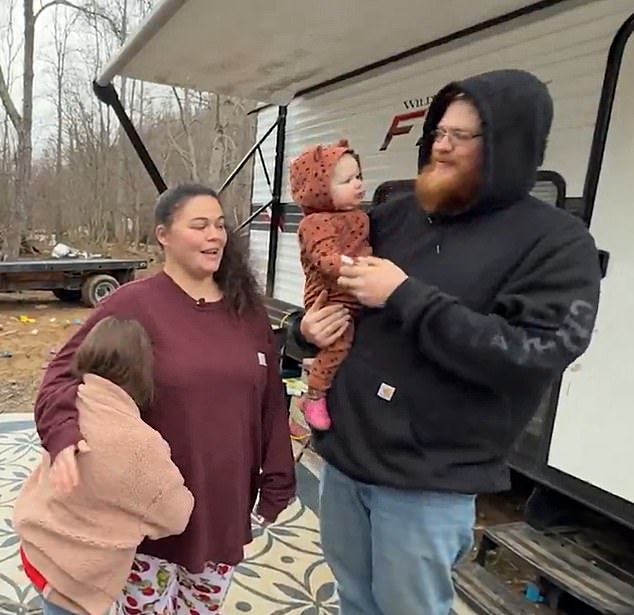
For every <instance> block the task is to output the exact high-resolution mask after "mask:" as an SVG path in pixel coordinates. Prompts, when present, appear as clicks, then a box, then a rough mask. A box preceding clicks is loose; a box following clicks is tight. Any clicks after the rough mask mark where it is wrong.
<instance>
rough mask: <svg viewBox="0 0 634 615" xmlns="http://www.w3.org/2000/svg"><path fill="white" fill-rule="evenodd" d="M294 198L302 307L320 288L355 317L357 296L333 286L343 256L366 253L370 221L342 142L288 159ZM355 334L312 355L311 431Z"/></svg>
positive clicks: (350, 330)
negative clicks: (297, 208) (300, 213)
mask: <svg viewBox="0 0 634 615" xmlns="http://www.w3.org/2000/svg"><path fill="white" fill-rule="evenodd" d="M290 184H291V192H292V196H293V199H294V201H295V202H296V203H297V204H298V205H299V206H300V207H301V209H302V210H303V213H304V217H303V218H302V220H301V222H300V224H299V229H298V236H299V245H300V258H301V263H302V267H303V269H304V275H305V278H306V280H305V285H304V308H305V309H309V308H310V307H311V305H313V303H314V302H315V300H316V299H317V297H318V296H319V295H320V293H321V292H322V291H323V290H326V291H327V292H328V303H340V304H343V305H345V306H346V307H347V308H348V310H349V311H350V313H351V315H352V316H354V315H355V314H356V313H357V312H358V309H359V304H358V303H357V302H356V300H355V299H354V298H353V297H352V296H351V295H349V294H348V293H346V292H345V291H343V290H342V289H341V288H339V287H338V286H337V278H338V277H339V268H340V266H341V265H342V257H343V258H344V259H345V257H349V258H354V257H357V256H369V255H370V254H371V248H370V244H369V240H368V236H369V227H370V224H369V219H368V216H367V214H366V213H365V212H364V211H362V210H361V208H360V206H361V202H362V200H363V197H364V194H365V192H364V189H363V182H362V180H361V170H360V167H359V159H358V156H357V155H356V154H355V153H354V151H353V150H352V149H350V147H349V145H348V142H347V141H346V140H341V141H339V142H338V143H336V144H334V145H328V146H321V145H319V146H317V147H314V148H311V149H309V150H307V151H305V152H304V153H303V154H302V155H301V156H299V157H298V158H296V159H295V160H294V161H293V162H292V163H291V168H290ZM353 337H354V322H353V321H351V322H350V324H349V325H348V327H347V329H346V330H345V331H344V333H343V335H342V336H341V337H340V338H339V339H338V340H337V341H336V342H334V343H333V344H332V345H331V346H329V347H327V348H322V349H321V350H320V351H319V352H318V354H317V356H316V357H315V359H314V361H313V363H312V365H311V368H310V375H309V378H308V394H307V399H306V400H305V402H304V415H305V417H306V421H307V422H308V424H309V425H310V426H311V427H313V428H314V429H319V430H327V429H329V428H330V424H331V422H330V415H329V413H328V408H327V405H326V394H327V392H328V389H329V388H330V385H331V383H332V380H333V378H334V375H335V373H336V371H337V368H338V367H339V365H341V362H342V361H343V360H344V358H345V357H346V355H347V354H348V351H349V350H350V346H351V345H352V338H353Z"/></svg>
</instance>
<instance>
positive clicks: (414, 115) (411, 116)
mask: <svg viewBox="0 0 634 615" xmlns="http://www.w3.org/2000/svg"><path fill="white" fill-rule="evenodd" d="M426 113H427V109H416V111H410V112H409V113H400V114H399V115H395V116H394V118H393V119H392V124H391V125H390V127H389V128H388V131H387V134H386V135H385V139H384V140H383V145H381V147H380V148H379V151H380V152H384V151H385V150H386V149H387V146H388V145H389V144H390V142H391V141H392V139H393V138H394V137H396V136H398V135H406V134H409V133H410V132H411V130H412V128H413V127H414V125H413V124H409V125H402V124H401V122H409V121H411V120H416V119H420V118H423V117H425V114H426Z"/></svg>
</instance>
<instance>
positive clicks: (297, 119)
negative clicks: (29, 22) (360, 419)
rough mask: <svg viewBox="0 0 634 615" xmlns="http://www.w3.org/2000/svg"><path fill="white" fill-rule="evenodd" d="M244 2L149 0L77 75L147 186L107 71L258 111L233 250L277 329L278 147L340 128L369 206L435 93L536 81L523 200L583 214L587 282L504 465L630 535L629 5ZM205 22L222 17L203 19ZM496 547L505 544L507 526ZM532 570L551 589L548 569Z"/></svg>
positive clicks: (289, 278) (521, 0)
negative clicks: (591, 270) (530, 192)
mask: <svg viewBox="0 0 634 615" xmlns="http://www.w3.org/2000/svg"><path fill="white" fill-rule="evenodd" d="M260 6H261V8H260V9H256V8H255V5H254V3H253V2H251V1H246V0H234V1H233V2H223V1H221V0H163V1H162V2H160V3H159V4H158V6H157V7H156V8H155V10H154V11H153V12H152V14H151V15H150V16H149V17H148V19H147V20H146V21H145V22H144V23H143V24H142V26H141V27H140V28H139V30H138V31H137V32H136V33H135V34H134V35H133V36H132V37H131V38H130V39H129V40H128V41H127V42H126V43H125V45H124V46H123V48H122V49H121V50H120V51H119V53H118V54H117V55H116V56H115V57H114V58H113V59H112V61H111V62H110V63H109V64H108V66H106V67H105V69H104V71H103V73H102V75H101V76H100V77H99V78H98V79H97V81H96V82H95V91H96V93H97V95H98V96H99V97H100V98H101V99H102V100H103V101H104V102H106V103H108V104H110V105H111V106H112V107H113V108H114V110H115V112H116V113H117V115H118V116H119V118H120V119H121V121H122V123H123V126H124V128H125V129H126V131H127V132H128V135H129V136H130V138H131V140H132V143H133V145H134V146H135V148H136V150H137V152H138V153H139V156H140V157H141V159H142V161H143V163H144V165H145V166H146V168H147V169H148V172H149V173H150V175H151V176H152V178H153V180H154V182H155V184H156V186H157V188H158V189H159V190H162V189H164V188H165V185H164V183H163V181H162V179H161V177H160V174H159V173H158V171H157V169H156V167H155V166H154V164H153V162H152V160H151V158H150V156H149V155H148V153H147V151H146V150H145V148H144V146H143V143H142V142H141V140H140V139H139V138H138V135H137V134H136V132H135V130H134V127H133V126H132V125H131V124H130V122H129V119H128V117H127V115H126V113H125V110H124V109H123V108H122V107H121V105H120V103H119V101H118V99H117V96H116V92H115V90H114V88H113V86H112V80H113V78H114V77H115V76H117V75H126V76H128V77H131V78H136V79H141V80H145V81H150V82H155V83H162V84H169V85H175V86H184V87H191V88H197V89H201V90H209V91H214V92H218V93H223V94H231V95H237V96H243V97H245V98H249V99H253V100H257V101H260V102H261V103H262V108H261V109H260V110H259V111H258V139H257V143H256V145H255V146H254V147H253V149H252V151H251V152H250V154H254V153H256V152H257V153H258V154H261V155H260V157H259V159H258V160H256V163H255V175H254V183H253V194H252V215H251V217H250V218H249V220H248V221H245V222H247V223H248V224H249V225H250V253H251V259H252V262H253V264H254V267H255V268H256V270H257V272H258V275H259V276H260V278H261V281H262V283H263V285H264V286H265V287H266V289H267V294H268V297H269V299H268V304H269V307H270V311H271V316H272V320H273V321H275V322H276V323H278V324H279V321H280V319H281V317H282V316H283V315H285V314H288V313H289V312H292V311H294V310H297V309H300V306H301V303H302V292H303V275H302V271H301V266H300V261H299V254H298V243H297V237H296V230H297V225H298V222H299V217H300V213H299V209H298V208H297V206H296V205H294V204H293V203H292V200H291V198H290V194H289V189H288V179H287V169H288V165H289V162H290V160H291V159H292V158H293V157H294V156H296V155H297V154H299V153H300V151H301V150H302V149H304V148H305V147H307V146H308V145H311V144H314V143H318V142H326V141H333V140H336V139H338V138H340V137H346V138H348V139H349V140H350V142H351V144H352V145H353V147H354V148H355V150H356V151H357V152H358V153H359V154H360V157H361V161H362V168H363V173H364V178H365V182H366V184H367V188H368V199H369V201H368V206H371V205H372V203H373V202H378V201H380V200H381V199H382V198H384V195H385V193H386V192H389V190H390V189H407V186H408V185H409V184H408V182H410V181H411V180H412V179H413V177H414V175H415V173H416V160H417V152H416V147H415V143H416V141H417V139H418V137H419V136H420V132H421V127H422V123H423V120H424V116H425V113H426V109H427V106H428V104H429V102H430V98H431V96H432V95H433V94H434V92H436V91H437V90H438V89H439V87H441V86H442V85H444V84H445V83H446V82H448V81H450V80H453V79H460V78H464V77H467V76H469V75H472V74H476V73H480V72H484V71H487V70H492V69H498V68H523V69H527V70H529V71H531V72H533V73H534V74H536V75H537V76H538V77H539V78H541V79H542V80H543V81H545V82H547V83H548V87H549V89H550V92H551V94H552V96H553V99H554V103H555V118H554V124H553V129H552V132H551V136H550V140H549V144H548V149H547V152H546V158H545V161H544V165H543V168H542V171H541V173H540V177H539V181H538V183H537V184H536V186H535V189H534V193H535V194H536V195H538V196H540V197H541V198H542V199H543V200H545V201H548V202H550V203H551V204H552V205H553V206H560V207H565V208H567V209H569V210H571V212H573V213H574V215H578V216H581V217H582V218H583V219H584V220H585V221H586V222H587V223H588V224H589V226H590V229H591V232H592V233H593V235H594V237H595V239H596V242H597V244H598V246H599V248H600V249H601V250H602V254H601V256H602V267H603V271H604V279H603V285H602V297H601V302H600V307H599V315H598V320H597V325H596V330H595V333H594V338H593V341H592V344H591V346H590V348H589V349H588V351H587V352H586V353H585V354H584V355H583V356H582V357H581V358H580V359H579V360H578V361H577V362H576V363H575V364H574V365H572V366H571V367H570V368H569V369H568V370H567V372H566V373H565V374H563V378H562V380H561V382H560V383H558V386H557V387H555V389H554V391H553V394H552V396H551V397H550V398H549V399H547V400H544V403H543V404H542V406H541V408H540V410H539V412H538V413H537V416H536V417H535V419H534V420H533V421H532V423H531V424H530V425H529V427H528V429H527V430H526V433H525V434H524V436H523V437H522V439H521V440H520V441H519V442H518V444H517V447H516V449H515V451H514V453H513V456H512V458H511V460H510V463H511V465H512V467H514V468H515V469H516V470H517V471H519V472H520V473H522V474H524V475H526V476H528V477H530V478H531V479H533V480H535V481H536V482H537V483H539V484H543V485H546V486H548V487H549V488H552V489H554V490H556V491H558V492H561V493H564V494H566V495H567V496H569V497H571V498H573V499H574V500H577V501H579V502H581V503H583V504H584V505H587V506H588V507H590V508H592V509H594V510H595V511H598V512H600V513H601V514H603V515H605V516H606V517H608V518H610V519H612V520H615V521H617V522H618V523H620V524H622V525H623V526H626V527H629V528H631V529H634V452H633V451H634V449H633V448H630V437H631V435H632V434H634V412H632V410H631V408H632V401H631V399H632V397H631V392H630V391H629V388H628V387H629V383H630V380H631V376H630V374H631V373H632V369H633V368H632V367H631V364H630V361H629V360H630V358H631V357H632V354H631V353H634V335H632V333H631V331H630V329H629V325H628V324H627V323H629V322H630V318H631V317H632V315H633V314H634V292H633V291H632V289H631V285H632V283H633V282H634V247H633V246H634V242H633V241H632V239H631V238H632V237H633V236H634V207H633V206H632V205H631V204H630V198H631V193H632V189H633V188H634V121H633V120H632V118H631V109H633V108H634V41H633V40H632V37H631V34H632V32H633V31H634V1H633V0H542V1H540V2H531V1H526V0H478V1H477V2H475V1H472V0H445V1H444V2H442V3H439V2H433V1H431V0H391V2H380V1H368V0H336V1H335V0H320V1H319V2H297V1H296V0H295V1H293V0H276V2H273V3H266V4H262V5H258V7H260ZM219 22H222V23H223V24H224V26H223V27H222V28H221V27H214V23H215V24H218V23H219ZM234 24H235V25H234ZM246 163H248V160H247V158H245V160H244V161H243V163H241V166H240V167H239V168H241V167H242V165H243V164H246ZM261 163H263V164H261ZM233 176H235V173H234V174H232V176H231V177H230V178H228V179H229V180H230V179H231V178H232V177H233ZM515 529H516V528H515ZM490 538H491V540H493V539H494V538H495V537H494V536H490ZM498 538H500V536H498ZM525 538H526V536H525V535H524V539H525ZM498 542H499V543H500V544H505V545H506V546H509V547H510V548H511V549H512V548H513V547H512V544H511V543H512V540H511V539H510V538H509V537H508V536H506V538H500V540H498ZM632 546H633V547H634V545H632ZM558 557H563V556H561V555H560V556H558ZM571 561H573V560H571ZM533 563H535V565H536V566H540V565H541V566H542V567H545V566H546V564H544V563H543V562H541V563H540V562H539V561H535V562H533ZM597 574H598V573H597ZM602 574H603V572H602ZM606 574H607V573H606ZM546 576H548V575H546ZM599 576H600V575H599ZM548 578H549V579H550V581H551V582H552V583H553V584H554V585H559V586H561V585H562V584H564V581H562V579H561V574H560V575H559V576H558V574H557V573H556V572H553V571H552V570H551V573H550V576H549V577H548ZM597 578H598V577H597ZM600 578H601V584H602V585H601V591H600V590H599V589H597V585H596V584H597V583H599V582H598V581H596V578H595V581H596V583H595V585H593V590H592V592H594V594H596V595H600V596H601V598H596V595H595V598H594V599H595V602H594V603H592V602H591V601H589V602H588V603H589V604H593V606H595V607H596V608H597V609H601V608H603V609H604V610H599V611H598V612H606V613H608V612H615V613H616V612H618V613H634V591H633V590H632V589H631V587H630V588H629V590H628V587H629V586H626V584H624V583H623V578H624V577H623V575H620V579H621V583H622V585H618V586H617V587H618V590H614V586H611V587H612V589H611V590H610V591H608V589H605V588H606V587H610V583H611V581H610V580H609V579H606V578H604V577H603V576H601V577H600ZM582 584H583V583H582ZM602 591H603V593H601V592H602ZM628 591H629V593H628ZM592 592H589V593H592ZM610 592H611V593H610ZM582 593H583V592H582ZM608 594H609V596H608ZM615 594H618V595H620V596H621V597H620V598H617V597H615ZM578 597H579V596H578ZM581 599H582V600H586V599H587V600H590V599H589V598H587V596H582V597H581ZM601 600H603V602H601ZM610 600H612V602H610ZM619 600H620V602H619ZM630 601H631V602H630ZM615 605H616V606H615ZM623 605H624V606H623ZM617 607H618V608H620V610H616V609H617ZM609 608H614V609H615V610H612V611H610V610H607V609H609ZM628 609H629V610H628ZM496 612H497V611H496ZM500 612H502V611H500ZM504 612H506V611H504ZM509 612H519V611H512V610H511V611H509Z"/></svg>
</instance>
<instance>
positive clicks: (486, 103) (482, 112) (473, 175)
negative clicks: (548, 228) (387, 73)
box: [416, 70, 553, 214]
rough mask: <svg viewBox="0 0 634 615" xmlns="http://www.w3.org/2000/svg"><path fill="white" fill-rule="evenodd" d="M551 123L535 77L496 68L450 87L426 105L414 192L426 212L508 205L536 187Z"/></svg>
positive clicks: (544, 91)
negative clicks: (427, 108)
mask: <svg viewBox="0 0 634 615" xmlns="http://www.w3.org/2000/svg"><path fill="white" fill-rule="evenodd" d="M552 118H553V102H552V98H551V97H550V94H549V93H548V90H547V88H546V86H545V84H543V83H542V82H541V81H539V80H538V79H537V78H536V77H535V76H534V75H532V74H530V73H528V72H526V71H521V70H499V71H492V72H488V73H484V74H481V75H477V76H475V77H470V78H468V79H465V80H463V81H456V82H452V83H449V84H448V85H446V86H445V87H443V88H442V89H441V90H440V91H439V92H438V94H437V95H436V96H435V98H434V100H433V102H432V104H431V105H430V107H429V110H428V113H427V118H426V120H425V125H424V127H423V136H422V137H421V139H420V140H419V142H418V145H419V157H418V166H419V176H418V177H417V180H416V194H417V197H418V199H419V201H420V203H421V206H422V207H423V209H425V211H427V212H428V213H431V214H434V213H438V214H457V213H462V212H464V211H465V210H469V211H471V212H475V211H480V210H482V209H490V208H497V207H503V206H506V205H510V204H512V203H513V202H515V201H517V200H519V199H521V198H523V197H524V196H526V195H527V194H528V192H529V191H530V190H531V189H532V188H533V186H534V184H535V179H536V175H537V170H538V168H539V166H540V165H541V164H542V162H543V159H544V153H545V150H546V143H547V140H548V134H549V132H550V127H551V124H552Z"/></svg>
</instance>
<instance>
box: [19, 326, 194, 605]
mask: <svg viewBox="0 0 634 615" xmlns="http://www.w3.org/2000/svg"><path fill="white" fill-rule="evenodd" d="M72 371H73V373H74V375H75V376H76V377H77V378H78V379H80V380H83V382H82V384H81V385H80V386H79V389H78V393H77V409H78V412H79V422H80V428H81V432H82V434H83V436H84V438H85V442H86V446H84V447H83V452H80V453H79V457H78V469H79V472H80V474H81V480H80V481H79V484H78V486H77V487H76V488H75V489H74V490H73V491H72V493H70V494H68V495H62V494H60V493H58V492H57V490H56V489H55V488H54V487H53V486H52V485H51V483H50V481H49V466H50V463H49V458H48V453H46V452H45V453H44V454H43V457H42V462H41V463H40V465H39V466H38V467H37V468H36V470H35V471H34V472H33V474H31V476H30V477H29V478H28V479H27V480H26V482H25V484H24V486H23V488H22V491H21V492H20V494H19V496H18V498H17V500H16V503H15V507H14V511H13V523H14V528H15V530H16V532H17V534H18V535H19V536H20V538H21V552H20V554H21V557H22V561H23V564H24V570H25V573H26V574H27V576H28V577H29V579H30V580H31V582H32V583H33V584H34V585H35V587H36V588H37V589H38V590H39V591H40V592H41V594H42V597H43V612H44V615H47V613H51V614H55V615H57V614H59V615H64V614H73V615H103V614H104V613H106V612H107V611H108V609H109V608H110V607H111V605H112V604H113V603H114V601H115V600H116V599H117V597H118V595H119V594H120V592H121V591H122V589H123V587H124V586H125V584H126V580H127V578H128V575H129V574H130V570H131V568H132V563H133V560H134V556H135V552H136V548H137V546H138V545H139V544H140V543H141V542H142V540H143V539H144V538H145V537H146V536H147V537H149V538H150V539H155V540H156V539H159V538H162V537H165V536H170V535H175V534H180V533H182V532H183V531H184V530H185V528H186V527H187V524H188V523H189V518H190V515H191V513H192V510H193V506H194V498H193V496H192V494H191V493H190V491H189V490H188V489H187V488H186V487H185V485H184V481H183V477H182V475H181V473H180V471H179V470H178V468H177V467H176V465H175V464H174V463H173V462H172V459H171V457H170V449H169V446H168V444H167V443H166V442H165V440H164V439H163V438H162V437H161V435H160V434H159V433H158V432H157V431H155V430H154V429H152V428H151V427H149V426H148V425H147V424H146V423H144V422H143V421H142V420H141V416H140V412H139V407H143V406H145V405H147V404H148V403H149V402H150V401H151V398H152V395H153V361H152V347H151V344H150V340H149V338H148V335H147V333H146V332H145V330H144V329H143V327H141V325H140V324H139V323H138V322H136V321H134V320H117V319H116V318H114V317H108V318H105V319H103V320H101V321H100V322H98V323H97V324H96V325H95V327H94V328H93V329H92V330H91V331H90V332H89V333H88V335H87V336H86V338H85V339H84V341H83V342H82V344H81V345H80V346H79V348H78V350H77V352H76V353H75V356H74V359H73V365H72ZM80 450H81V448H80Z"/></svg>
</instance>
